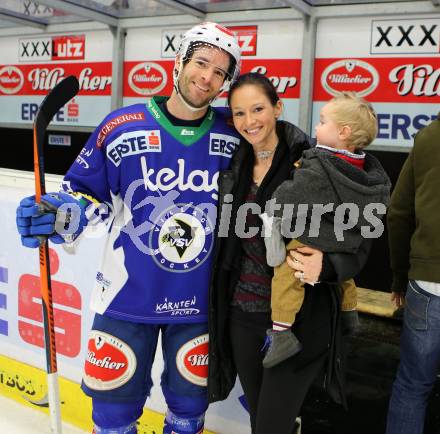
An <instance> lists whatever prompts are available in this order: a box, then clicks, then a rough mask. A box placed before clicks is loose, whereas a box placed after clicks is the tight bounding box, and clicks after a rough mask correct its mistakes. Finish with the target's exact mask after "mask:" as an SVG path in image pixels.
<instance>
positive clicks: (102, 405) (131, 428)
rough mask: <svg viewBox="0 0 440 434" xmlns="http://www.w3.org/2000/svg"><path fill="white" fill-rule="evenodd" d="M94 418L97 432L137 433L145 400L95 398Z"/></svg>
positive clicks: (115, 433) (114, 433)
mask: <svg viewBox="0 0 440 434" xmlns="http://www.w3.org/2000/svg"><path fill="white" fill-rule="evenodd" d="M92 403H93V412H92V418H93V422H94V424H95V427H94V432H95V433H96V434H136V433H137V429H136V421H137V420H138V419H139V418H140V417H141V415H142V410H143V407H144V404H145V400H143V399H141V400H138V401H132V402H110V401H102V400H99V399H96V398H94V399H93V400H92Z"/></svg>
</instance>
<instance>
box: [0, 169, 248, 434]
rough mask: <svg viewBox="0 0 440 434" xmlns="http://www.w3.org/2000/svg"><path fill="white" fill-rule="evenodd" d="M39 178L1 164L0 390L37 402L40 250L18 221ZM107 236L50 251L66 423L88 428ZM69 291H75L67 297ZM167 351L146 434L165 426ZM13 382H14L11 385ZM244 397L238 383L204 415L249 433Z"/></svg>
mask: <svg viewBox="0 0 440 434" xmlns="http://www.w3.org/2000/svg"><path fill="white" fill-rule="evenodd" d="M47 181H48V183H47V191H54V190H55V191H56V190H58V187H59V185H60V181H61V177H59V176H54V175H48V176H47ZM33 182H34V181H33V175H32V174H30V173H27V172H21V171H14V170H8V169H0V210H1V211H0V227H1V228H2V237H3V242H2V243H1V244H0V376H1V377H0V393H2V394H4V395H6V396H9V397H12V398H14V399H16V400H17V401H19V402H21V403H23V404H26V405H30V406H33V407H34V406H36V405H35V404H30V401H29V399H25V398H26V397H30V398H31V400H32V401H34V402H35V401H39V400H40V399H42V398H43V397H44V395H45V392H44V390H45V387H46V374H45V372H44V367H45V361H44V350H43V348H42V345H43V340H42V335H43V333H42V331H43V326H42V318H41V302H40V300H39V285H38V284H39V280H38V279H39V263H38V250H34V249H26V248H24V247H22V246H21V243H20V238H19V236H18V233H17V231H16V226H15V210H16V207H17V205H18V203H19V201H20V199H21V198H23V197H24V196H26V195H29V194H33ZM103 241H104V237H102V239H100V238H99V239H84V240H83V241H82V242H81V243H80V244H79V246H78V248H77V251H76V253H75V254H71V253H68V252H67V251H65V249H63V247H62V246H60V245H51V249H52V250H53V253H52V255H55V256H56V258H57V262H56V266H55V267H52V269H51V272H52V273H53V274H52V290H53V293H54V309H55V332H56V335H57V358H58V372H59V376H60V389H61V390H60V393H61V401H62V402H63V401H64V402H65V403H67V404H62V416H63V420H65V421H66V422H69V423H72V424H73V425H76V426H79V427H84V428H86V429H89V427H90V426H91V419H90V415H91V411H90V402H89V400H88V398H86V397H85V395H84V394H83V393H82V391H81V390H80V388H79V384H80V382H81V377H82V370H83V365H84V360H85V358H86V353H87V338H88V331H89V330H90V328H91V325H92V320H93V312H91V311H90V309H89V299H90V292H91V288H92V285H93V282H94V279H95V275H96V270H97V268H98V265H99V262H100V257H101V250H102V246H103ZM63 294H69V297H65V296H63ZM57 317H59V318H61V317H63V318H64V320H65V321H64V323H65V324H66V326H65V328H64V329H60V327H59V326H58V327H57ZM40 335H41V336H40ZM161 354H162V352H161V345H160V340H159V344H158V349H157V356H156V360H155V363H154V364H153V369H152V378H153V383H154V385H153V388H152V390H151V396H150V398H149V399H148V400H147V403H146V407H145V410H144V416H143V417H142V419H141V420H140V421H141V427H145V428H142V429H144V431H141V430H140V431H139V432H140V433H143V432H145V433H148V434H152V433H153V431H152V430H154V431H156V433H157V432H161V431H162V423H163V414H164V413H165V411H166V404H165V401H164V399H163V396H162V392H161V390H160V376H161V373H162V370H163V361H162V357H161ZM8 381H9V383H10V385H7V382H8ZM17 381H18V382H17ZM31 384H32V387H33V389H30V390H29V393H26V389H24V390H20V389H22V388H23V387H24V386H26V385H28V386H29V385H31ZM11 385H12V386H14V387H11ZM16 385H18V386H16ZM33 392H35V394H34V393H33ZM242 395H243V392H242V389H241V386H240V385H239V384H237V385H236V387H235V388H234V390H233V391H232V393H231V395H230V397H229V398H228V399H227V400H226V401H222V402H220V403H216V404H213V405H211V406H210V407H209V409H208V412H207V415H206V427H207V428H208V429H209V430H211V431H212V432H217V433H220V434H249V433H250V429H249V416H248V413H247V411H246V410H245V408H244V407H243V405H242V402H243V398H242ZM71 409H72V410H71ZM142 424H143V425H142ZM139 429H141V428H139Z"/></svg>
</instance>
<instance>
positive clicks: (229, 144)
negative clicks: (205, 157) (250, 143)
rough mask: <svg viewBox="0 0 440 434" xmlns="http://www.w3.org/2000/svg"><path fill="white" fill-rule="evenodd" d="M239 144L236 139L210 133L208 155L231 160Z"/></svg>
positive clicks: (238, 140)
mask: <svg viewBox="0 0 440 434" xmlns="http://www.w3.org/2000/svg"><path fill="white" fill-rule="evenodd" d="M239 144H240V139H239V138H238V137H234V136H228V135H226V134H215V133H211V134H210V135H209V155H219V156H220V157H226V158H231V157H232V155H233V154H234V152H235V149H236V148H237V147H238V145H239Z"/></svg>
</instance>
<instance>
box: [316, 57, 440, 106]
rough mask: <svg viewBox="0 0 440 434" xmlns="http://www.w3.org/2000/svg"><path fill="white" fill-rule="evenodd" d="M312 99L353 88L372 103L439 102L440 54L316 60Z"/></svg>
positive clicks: (324, 98) (325, 99)
mask: <svg viewBox="0 0 440 434" xmlns="http://www.w3.org/2000/svg"><path fill="white" fill-rule="evenodd" d="M314 82H315V83H314V84H315V85H314V94H313V100H314V101H327V100H328V99H330V98H332V97H333V96H334V95H337V93H338V92H341V91H344V90H345V91H354V92H356V93H357V94H358V95H360V96H363V97H365V98H366V99H368V100H369V101H374V102H394V103H396V102H397V103H440V57H414V58H408V57H405V58H397V57H393V58H385V59H384V58H356V59H316V60H315V79H314Z"/></svg>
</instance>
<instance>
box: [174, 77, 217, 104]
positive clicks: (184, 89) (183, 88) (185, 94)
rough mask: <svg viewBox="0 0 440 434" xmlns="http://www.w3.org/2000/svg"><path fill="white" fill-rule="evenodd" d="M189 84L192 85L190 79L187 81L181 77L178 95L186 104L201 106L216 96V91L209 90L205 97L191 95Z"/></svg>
mask: <svg viewBox="0 0 440 434" xmlns="http://www.w3.org/2000/svg"><path fill="white" fill-rule="evenodd" d="M190 86H194V85H193V84H192V83H191V80H188V81H187V82H186V81H185V80H184V79H182V80H180V83H179V90H180V96H181V97H182V98H183V99H184V100H185V102H186V103H187V104H189V105H190V106H192V107H194V108H203V107H206V106H207V105H209V104H210V103H211V101H212V100H213V99H214V98H215V97H216V96H217V93H214V92H209V93H207V96H206V98H195V97H192V96H191V91H190V90H189V87H190Z"/></svg>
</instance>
